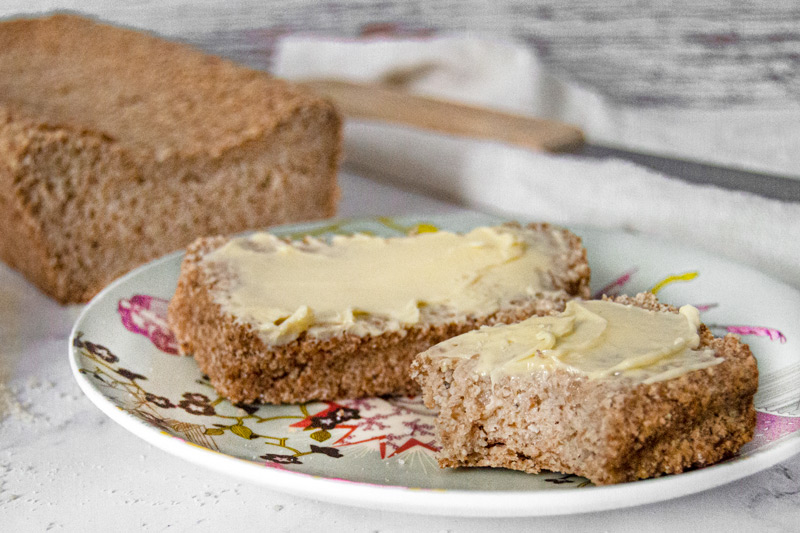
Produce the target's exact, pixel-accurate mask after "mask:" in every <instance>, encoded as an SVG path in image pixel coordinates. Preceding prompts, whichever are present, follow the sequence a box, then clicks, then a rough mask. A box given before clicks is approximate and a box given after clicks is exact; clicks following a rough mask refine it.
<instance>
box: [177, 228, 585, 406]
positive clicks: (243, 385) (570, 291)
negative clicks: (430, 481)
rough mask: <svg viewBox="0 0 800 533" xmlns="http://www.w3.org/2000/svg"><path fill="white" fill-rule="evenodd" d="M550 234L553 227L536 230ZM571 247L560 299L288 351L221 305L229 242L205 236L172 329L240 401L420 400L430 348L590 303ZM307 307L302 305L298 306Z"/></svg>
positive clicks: (563, 263) (559, 273) (185, 271)
mask: <svg viewBox="0 0 800 533" xmlns="http://www.w3.org/2000/svg"><path fill="white" fill-rule="evenodd" d="M529 227H530V228H532V229H534V230H537V231H550V229H551V228H550V226H548V225H547V224H531V225H530V226H529ZM558 231H559V232H560V233H561V234H562V236H563V241H564V242H565V243H566V244H565V247H564V250H563V252H562V253H561V254H560V255H559V256H558V257H557V258H555V265H556V266H555V267H554V268H553V271H552V272H550V277H551V278H552V281H553V284H554V285H555V287H556V288H557V291H556V292H555V294H554V295H553V296H551V297H547V298H534V297H530V298H528V299H526V300H524V301H518V302H514V304H513V305H509V306H508V307H506V308H501V309H499V310H498V311H497V312H495V313H492V314H490V315H488V316H473V317H468V318H467V319H465V320H461V321H457V322H446V323H442V322H435V321H423V322H420V323H417V324H414V325H412V326H410V327H408V328H407V329H405V330H402V331H399V332H387V333H384V334H381V335H375V336H370V335H367V336H363V337H361V336H357V335H352V334H342V335H338V336H335V337H333V338H329V339H320V338H314V337H311V336H309V335H307V334H306V333H303V334H302V335H301V336H300V337H299V338H298V339H296V340H295V341H293V342H291V343H289V344H285V345H279V346H274V345H269V344H268V343H265V342H264V341H263V340H262V338H261V337H259V335H258V333H257V332H256V331H255V330H254V329H253V328H252V326H250V325H249V324H246V323H244V322H242V321H237V317H235V316H232V315H230V314H228V313H226V312H224V311H223V310H222V309H221V308H220V305H219V304H217V303H215V301H214V297H213V291H214V290H215V287H216V286H217V285H218V284H219V283H221V282H224V280H220V279H219V278H218V277H217V276H216V275H215V274H214V273H211V272H209V271H208V269H206V268H203V265H202V264H201V260H202V258H203V256H204V255H206V254H208V253H210V252H211V251H213V250H215V249H216V248H218V247H219V246H222V245H223V244H224V243H225V242H227V240H228V239H227V238H225V237H212V238H204V239H199V240H197V241H195V242H194V243H193V244H192V245H191V246H190V247H189V249H188V251H187V254H186V257H185V259H184V261H183V264H182V265H181V274H180V278H179V280H178V287H177V289H176V292H175V295H174V296H173V298H172V300H171V302H170V305H169V324H170V327H171V328H172V330H173V331H174V333H175V335H176V337H177V338H178V341H179V344H180V348H181V351H182V352H183V353H185V354H190V355H193V356H194V358H195V359H196V361H197V364H198V366H199V367H200V369H201V370H202V371H203V372H204V373H206V374H207V375H208V376H209V378H210V379H211V383H212V384H213V385H214V388H215V389H216V390H217V391H218V392H219V393H220V394H222V395H223V396H225V397H227V398H229V399H230V400H231V401H233V402H235V403H236V402H246V403H249V402H256V401H260V402H266V403H290V402H302V401H308V400H334V399H341V398H355V397H363V396H378V395H386V394H415V393H418V392H419V386H418V385H417V384H416V382H414V380H412V379H411V377H410V374H409V366H410V364H411V362H412V360H413V359H414V357H415V356H416V355H417V354H418V353H419V352H422V351H424V350H426V349H428V348H429V347H430V346H432V345H434V344H436V343H438V342H441V341H443V340H445V339H448V338H450V337H454V336H456V335H460V334H461V333H465V332H467V331H469V330H472V329H475V328H478V327H480V326H481V325H484V324H495V323H501V322H502V323H510V322H517V321H520V320H523V319H525V318H528V317H530V316H532V315H534V314H540V315H541V314H547V313H549V312H551V311H554V310H555V311H559V310H562V309H563V308H564V306H565V304H566V302H567V301H568V300H569V299H572V298H574V297H588V295H589V274H590V273H589V267H588V264H587V262H586V251H585V249H584V248H583V246H582V244H581V241H580V239H579V238H578V237H577V236H575V235H574V234H572V233H570V232H569V231H567V230H558ZM298 304H300V303H298Z"/></svg>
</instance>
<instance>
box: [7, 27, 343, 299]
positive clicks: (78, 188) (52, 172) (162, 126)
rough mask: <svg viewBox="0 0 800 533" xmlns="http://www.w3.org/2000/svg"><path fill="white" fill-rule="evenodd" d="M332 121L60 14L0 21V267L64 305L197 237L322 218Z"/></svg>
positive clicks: (174, 47)
mask: <svg viewBox="0 0 800 533" xmlns="http://www.w3.org/2000/svg"><path fill="white" fill-rule="evenodd" d="M341 123H342V121H341V117H340V116H339V114H338V113H337V111H336V110H335V109H334V107H333V105H332V104H331V103H330V102H328V101H327V100H324V99H322V98H319V97H317V96H316V95H314V94H312V93H310V92H309V91H307V90H305V89H303V88H300V87H298V86H295V85H292V84H289V83H287V82H284V81H281V80H276V79H274V78H271V77H270V76H269V75H267V74H265V73H261V72H257V71H254V70H251V69H248V68H245V67H242V66H239V65H236V64H234V63H232V62H230V61H226V60H224V59H221V58H217V57H214V56H209V55H207V54H204V53H202V52H200V51H197V50H194V49H192V48H191V47H189V46H186V45H183V44H179V43H173V42H169V41H165V40H163V39H160V38H158V37H155V36H151V35H148V34H145V33H142V32H138V31H132V30H127V29H122V28H117V27H113V26H108V25H105V24H99V23H96V22H94V21H91V20H89V19H86V18H83V17H78V16H74V15H56V16H51V17H44V18H40V19H20V20H13V21H7V22H3V23H0V204H2V206H3V208H4V211H5V213H3V214H0V217H2V219H0V220H1V221H2V222H3V223H4V225H3V228H4V231H3V234H2V235H0V259H2V260H3V261H5V262H7V263H8V264H9V265H11V266H12V267H13V268H16V269H18V270H19V271H20V272H22V273H23V274H24V275H25V276H26V277H28V279H30V280H31V281H32V282H33V283H35V284H36V285H37V286H39V287H40V288H41V289H42V290H43V291H44V292H46V293H48V294H49V295H51V296H53V297H54V298H56V299H57V300H59V301H61V302H63V303H67V302H78V301H85V300H87V299H89V298H90V297H91V296H93V295H94V294H95V293H96V292H97V291H99V290H100V289H101V288H102V287H103V286H105V285H106V284H107V283H108V282H109V281H111V280H112V279H114V278H115V277H117V276H119V275H121V274H123V273H125V272H126V271H128V270H129V269H131V268H133V267H134V266H137V265H139V264H141V263H143V262H146V261H148V260H150V259H153V258H155V257H158V256H161V255H163V254H165V253H168V252H170V251H173V250H176V249H179V248H181V247H184V246H186V245H187V244H188V243H189V242H191V241H192V240H193V239H194V238H196V237H198V236H200V235H210V234H215V233H232V232H237V231H242V230H244V229H248V228H257V227H266V226H270V225H274V224H279V223H286V222H294V221H303V220H312V219H319V218H326V217H329V216H332V215H333V214H335V211H336V206H337V203H338V195H339V192H338V188H337V185H336V171H337V168H338V163H339V158H340V147H341Z"/></svg>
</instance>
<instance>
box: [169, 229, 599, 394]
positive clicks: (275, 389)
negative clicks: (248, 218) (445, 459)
mask: <svg viewBox="0 0 800 533" xmlns="http://www.w3.org/2000/svg"><path fill="white" fill-rule="evenodd" d="M588 291H589V267H588V265H587V262H586V252H585V250H584V248H583V246H582V245H581V241H580V239H579V238H578V237H577V236H575V235H574V234H572V233H570V232H569V231H567V230H564V229H561V228H555V227H551V226H549V225H547V224H532V225H530V226H527V227H521V226H519V225H507V226H499V227H493V228H486V227H485V228H477V229H475V230H473V231H471V232H469V233H467V234H464V235H458V234H454V233H450V232H445V231H439V232H433V233H422V234H417V235H411V236H407V237H396V238H389V239H384V238H379V237H371V236H368V235H353V236H337V237H333V238H332V239H331V240H330V241H323V240H319V239H314V238H306V239H304V240H302V241H292V242H290V241H285V240H282V239H279V238H277V237H274V236H272V235H270V234H267V233H257V234H253V235H250V236H247V237H241V238H237V239H229V238H225V237H213V238H204V239H199V240H198V241H196V242H194V243H193V244H192V245H191V246H190V247H189V249H188V252H187V254H186V257H185V259H184V261H183V264H182V267H181V274H180V278H179V281H178V287H177V290H176V292H175V295H174V297H173V298H172V301H171V302H170V305H169V324H170V327H171V328H172V330H173V331H174V332H175V335H176V337H177V339H178V341H179V344H180V347H181V351H182V352H183V353H186V354H191V355H194V357H195V359H196V360H197V364H198V366H199V367H200V369H201V370H202V371H203V372H204V373H206V374H207V375H208V376H209V378H210V379H211V383H212V384H213V385H214V387H215V389H216V390H217V391H218V392H219V393H220V394H222V395H224V396H226V397H228V398H229V399H230V400H231V401H233V402H256V401H260V402H267V403H282V402H302V401H307V400H313V399H316V400H333V399H337V398H350V397H359V396H376V395H384V394H409V393H416V392H418V391H419V388H418V386H417V384H416V383H415V382H414V381H413V380H412V379H411V377H410V375H409V365H410V364H411V361H412V360H413V358H414V356H415V355H416V354H417V353H419V352H421V351H423V350H425V349H427V348H429V347H430V346H432V345H433V344H436V343H437V342H440V341H442V340H444V339H447V338H449V337H452V336H454V335H458V334H461V333H464V332H466V331H469V330H471V329H474V328H477V327H479V326H481V325H484V324H495V323H501V322H516V321H519V320H522V319H525V318H527V317H529V316H531V315H535V314H545V313H549V312H551V311H553V310H561V309H563V308H564V305H565V303H566V302H567V301H568V300H570V299H572V298H574V297H587V296H588Z"/></svg>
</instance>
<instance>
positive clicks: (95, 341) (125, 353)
mask: <svg viewBox="0 0 800 533" xmlns="http://www.w3.org/2000/svg"><path fill="white" fill-rule="evenodd" d="M491 222H493V223H496V222H497V221H496V219H495V220H491ZM477 224H478V221H476V220H475V219H474V218H473V217H467V218H466V219H465V220H458V219H457V218H456V219H453V218H452V217H451V218H448V217H440V218H439V219H436V217H434V220H425V221H420V220H417V219H406V220H400V221H396V220H392V219H387V218H381V219H371V220H345V221H339V222H336V223H333V224H309V225H304V226H290V227H286V228H278V229H277V230H275V231H276V233H277V234H279V235H283V236H288V237H291V238H298V237H301V236H303V235H307V234H313V235H327V234H331V233H352V232H355V231H366V232H370V233H376V234H382V235H392V234H400V233H406V232H408V231H417V232H422V231H435V230H436V228H437V227H444V228H446V229H452V230H455V231H465V230H468V229H470V228H471V227H474V226H475V225H477ZM620 235H621V234H619V235H609V234H604V233H599V232H594V233H592V231H588V232H587V234H584V235H582V236H583V237H584V242H585V243H587V248H590V252H591V253H593V254H594V255H593V256H592V255H591V253H590V261H593V270H594V274H593V277H594V278H595V279H594V283H597V284H598V286H600V287H602V289H600V290H598V291H597V293H606V294H609V295H614V294H618V293H622V292H623V291H627V293H629V294H631V293H635V292H640V291H644V290H651V291H652V292H658V293H659V298H660V299H662V301H665V302H667V303H673V304H681V303H692V302H714V303H701V304H695V305H696V306H697V307H698V308H699V309H700V310H701V312H702V313H703V315H704V321H705V322H706V323H707V324H709V325H710V326H712V327H713V328H714V331H715V333H716V334H725V333H726V332H734V333H737V334H740V335H743V336H746V337H745V339H746V340H747V342H750V343H751V345H752V346H753V351H754V353H756V356H757V358H759V367H760V370H761V376H762V379H761V388H762V390H765V391H766V394H764V395H761V396H760V397H757V399H756V405H757V407H758V408H759V411H760V412H759V417H758V428H757V434H756V438H755V439H754V440H753V442H752V443H750V444H748V445H747V446H746V447H745V449H743V450H742V452H741V454H740V458H734V459H732V460H730V461H728V462H726V463H725V464H722V465H718V466H717V467H712V468H707V469H703V470H702V471H698V472H696V473H697V474H701V473H702V474H703V475H706V474H705V472H706V471H707V472H709V474H708V475H709V476H710V475H711V474H713V473H714V472H722V473H723V474H725V473H726V472H731V474H725V475H722V476H719V475H718V476H717V477H716V478H719V479H722V478H724V477H725V476H726V475H727V476H728V477H730V476H731V475H738V476H739V477H741V475H740V474H735V471H733V470H730V469H729V470H725V468H728V465H732V464H737V463H739V462H740V459H741V458H748V459H752V458H753V457H756V456H758V454H759V453H762V456H764V457H767V458H769V455H768V453H769V450H771V449H772V448H774V446H775V445H776V444H780V443H781V442H785V441H786V439H794V440H797V437H798V435H800V433H798V432H799V431H800V427H799V426H800V424H798V423H797V421H798V420H800V418H798V417H800V411H798V405H797V397H798V391H800V383H797V381H796V380H794V378H791V376H792V375H793V374H792V366H791V365H792V364H793V362H794V361H796V357H793V356H792V353H793V350H795V348H794V345H795V344H796V336H797V335H796V333H797V332H796V327H795V326H794V324H795V322H793V321H791V316H789V317H788V318H787V321H784V322H783V323H782V324H773V323H771V319H770V320H766V319H763V320H762V319H759V320H753V319H752V318H750V319H748V318H747V317H745V318H744V319H740V318H738V315H737V314H736V313H729V311H730V310H731V309H733V308H734V307H733V306H732V304H731V303H730V300H731V298H730V293H729V291H727V288H728V287H729V285H730V283H729V281H728V280H730V279H733V276H731V275H730V274H728V273H727V272H725V268H728V267H724V268H723V267H718V265H717V264H715V263H714V262H713V261H712V262H711V263H708V261H707V260H706V258H705V257H700V259H701V260H703V261H705V263H704V264H703V265H694V264H692V263H693V262H694V261H693V260H690V259H691V258H692V257H694V256H693V255H692V254H691V253H686V254H683V255H681V252H675V251H674V250H671V249H668V250H666V251H663V252H662V251H661V250H659V249H658V248H653V247H652V245H650V244H649V243H646V242H644V240H642V239H640V240H636V237H631V236H628V235H624V236H620ZM621 238H624V239H628V240H629V242H628V243H627V244H626V245H625V246H620V247H619V249H620V250H624V251H631V250H632V251H634V252H636V250H637V249H638V250H639V252H640V253H639V254H638V255H635V257H636V258H637V259H636V261H630V260H629V258H628V259H626V258H625V257H624V254H622V253H619V252H617V253H607V254H605V255H603V254H602V253H600V254H598V253H597V250H604V249H607V248H609V247H611V246H614V243H615V242H616V241H617V240H618V239H621ZM592 246H594V248H592ZM645 252H647V253H645ZM659 254H661V256H659ZM651 255H653V257H650V256H651ZM180 259H181V257H180V255H173V256H168V257H167V258H164V259H162V260H160V261H158V262H156V263H153V264H151V265H149V266H145V267H143V268H142V269H140V270H139V271H135V272H133V273H132V274H130V275H129V276H127V277H126V278H123V279H122V280H120V281H118V282H117V283H115V284H114V285H112V286H111V287H109V288H108V289H107V290H106V291H104V292H103V293H102V294H101V295H100V296H99V297H98V298H97V299H96V300H95V301H94V302H93V303H92V304H90V305H89V306H88V307H87V310H86V312H85V316H84V317H82V319H80V320H79V321H78V323H77V324H76V329H75V331H74V333H73V337H72V339H73V340H72V344H73V346H72V357H73V359H72V363H73V367H74V369H75V370H76V373H77V375H78V381H79V383H80V384H81V386H82V388H84V390H87V389H91V391H97V393H99V394H98V395H95V394H94V393H92V394H90V397H92V399H93V401H95V402H96V403H98V405H101V408H102V407H104V405H103V404H106V405H113V406H114V407H115V408H116V409H117V410H119V411H121V412H124V413H126V414H127V415H129V416H131V417H135V419H136V420H137V421H138V422H137V424H141V425H136V427H135V428H134V429H132V431H134V432H139V429H138V428H140V427H141V428H142V430H144V428H149V429H150V430H154V431H156V432H159V433H160V435H162V436H161V437H157V438H156V439H159V438H160V439H164V438H166V439H179V441H178V442H181V441H183V442H185V443H187V444H190V445H195V446H199V447H202V449H204V450H206V451H207V452H209V453H212V454H217V455H219V456H220V457H230V458H236V459H241V460H244V461H245V462H246V463H247V464H249V465H252V466H251V468H261V469H263V471H264V473H265V475H266V474H268V473H269V471H274V470H281V471H285V472H286V473H288V474H310V475H311V476H312V477H311V478H298V479H328V480H336V481H337V482H341V481H345V480H346V481H349V482H356V483H357V484H359V483H362V484H363V483H368V484H374V485H375V486H376V487H377V486H381V487H400V488H403V487H409V488H423V489H424V488H429V489H436V490H437V491H441V490H442V489H459V491H457V493H458V494H462V495H463V492H461V491H464V490H468V491H472V492H475V491H476V490H478V491H479V492H480V494H482V495H483V496H484V497H485V498H483V499H481V500H478V501H479V502H480V503H476V501H473V502H472V503H470V504H469V506H470V507H469V508H468V509H467V507H465V511H464V512H465V513H466V514H474V513H473V510H474V509H475V508H476V507H475V505H477V506H478V507H480V506H481V505H484V503H483V502H484V501H485V502H486V503H485V505H487V506H488V505H490V504H491V505H493V506H494V507H492V509H497V508H498V507H497V506H498V505H499V506H501V507H502V505H503V503H502V502H505V501H511V500H510V499H508V498H506V499H504V500H502V501H500V500H497V501H494V500H492V494H494V493H493V491H500V493H506V494H510V493H509V492H508V491H524V492H530V491H534V492H537V493H539V494H540V496H539V497H540V498H543V499H542V500H541V501H546V499H545V498H544V497H545V493H546V492H549V491H552V490H557V491H559V493H563V491H564V490H566V491H570V490H574V488H579V487H581V488H584V487H585V488H586V490H590V491H594V490H602V489H603V488H594V487H592V486H591V484H589V483H588V482H587V481H586V480H585V479H583V478H579V477H577V476H572V475H565V474H556V473H544V474H541V475H528V474H522V473H519V472H511V471H503V470H487V469H459V470H455V471H454V470H449V469H448V470H441V469H439V468H438V466H437V465H436V461H435V458H434V455H435V451H436V441H435V437H434V428H433V420H434V417H433V414H432V413H431V412H430V411H428V410H427V409H426V408H425V407H424V406H423V405H422V403H421V401H420V399H419V398H362V399H349V400H341V401H337V402H310V403H306V404H297V405H277V406H275V405H253V406H250V405H232V404H231V403H230V402H228V401H227V400H225V399H224V398H221V397H220V396H218V395H217V394H216V392H215V391H214V389H213V388H212V387H211V384H210V383H209V380H208V378H207V377H205V376H203V375H202V373H201V372H200V371H199V369H198V368H197V366H196V365H195V363H194V361H193V359H192V358H190V357H183V356H176V354H177V353H178V345H177V342H176V341H175V338H174V336H172V334H171V332H169V329H168V328H166V310H167V303H168V300H169V298H170V296H171V295H172V292H173V291H174V286H175V282H176V280H177V276H178V271H179V266H180ZM640 259H642V260H641V261H640ZM631 264H636V265H637V266H636V267H635V268H631V267H630V266H629V265H631ZM693 266H702V268H691V267H693ZM687 267H688V268H687ZM598 272H599V274H598ZM701 274H702V275H701ZM737 275H739V274H738V273H737ZM752 276H756V278H755V279H756V282H758V281H759V280H760V278H758V274H752ZM736 279H737V281H738V278H736ZM603 281H605V283H601V282H603ZM799 301H800V300H799ZM792 305H794V304H792ZM797 308H800V305H798V306H797ZM788 310H789V313H788V314H789V315H791V313H797V310H796V309H795V307H792V306H789V307H788ZM784 314H786V313H782V314H773V315H771V316H772V319H774V318H775V317H779V318H780V317H783V315H784ZM706 315H708V316H707V317H706ZM752 315H753V317H761V316H766V315H764V313H763V312H758V310H754V311H753V313H752ZM729 316H732V317H737V318H736V319H735V320H730V319H729ZM787 324H789V326H787ZM787 369H788V370H787ZM787 375H789V376H790V380H788V381H787V380H786V379H785V376H787ZM781 379H783V381H782V382H781ZM775 383H777V385H776V386H773V385H774V384H775ZM87 394H88V391H87ZM95 396H99V397H95ZM793 402H794V403H793ZM104 410H105V411H106V412H110V411H109V410H108V409H104ZM110 416H112V418H115V417H116V415H114V414H113V411H112V412H110ZM148 440H150V441H151V442H155V441H153V440H152V439H148ZM792 442H794V441H792ZM155 443H156V444H159V445H160V446H162V447H164V448H165V449H167V448H170V449H172V445H167V441H163V440H158V441H157V442H155ZM759 450H765V451H764V452H759ZM173 453H180V452H175V451H173ZM763 454H767V455H763ZM214 461H215V460H214V459H213V457H211V456H209V457H208V458H207V459H204V462H207V463H209V464H211V463H213V462H214ZM749 464H753V463H752V462H750V463H749ZM264 467H268V468H264ZM248 472H250V471H248ZM691 474H692V473H690V474H689V475H691ZM716 478H714V479H716ZM259 479H261V477H259ZM270 479H272V478H270V477H265V478H263V482H264V483H265V484H268V485H270V481H269V480H270ZM671 479H672V481H671ZM688 479H689V478H688V477H687V476H686V475H682V476H669V477H668V478H662V479H661V480H651V481H652V482H659V483H670V485H668V486H674V487H679V486H680V487H684V488H682V489H681V490H682V491H683V492H684V493H686V490H690V491H694V490H701V489H699V488H697V489H695V486H696V487H701V486H703V484H702V483H700V484H697V483H694V482H692V483H691V489H686V488H685V487H686V485H687V483H689V482H688V481H687V482H686V483H684V482H683V480H688ZM706 479H710V478H708V477H706ZM303 483H305V482H303ZM309 483H311V482H309ZM631 485H632V486H637V487H639V488H637V489H636V491H637V492H636V493H635V494H634V493H631V494H630V495H629V496H630V498H628V499H627V503H620V502H617V503H615V504H612V503H602V501H600V500H598V501H599V502H600V503H597V504H595V506H594V508H595V509H600V508H613V507H620V506H625V505H630V504H631V503H630V502H633V501H639V502H643V501H658V500H661V499H665V498H667V497H670V496H669V494H670V491H669V490H652V491H650V492H648V491H647V490H645V488H646V487H648V486H650V485H648V484H646V483H645V484H631ZM270 486H273V485H270ZM369 486H372V485H369ZM660 486H661V485H660ZM705 486H706V487H708V484H706V485H705ZM273 488H280V487H279V486H273ZM543 491H544V492H543ZM445 492H447V491H446V490H445ZM579 492H580V493H584V492H585V491H579ZM346 493H347V491H346V490H345V491H343V492H342V494H346ZM369 494H372V492H369ZM436 494H439V492H436ZM587 494H588V493H587ZM648 494H649V496H648ZM314 495H316V496H320V493H313V494H312V496H314ZM672 495H673V496H674V495H678V494H672ZM340 496H341V495H340V494H339V493H338V490H337V491H335V492H334V493H330V494H328V495H327V496H326V498H325V499H329V500H331V501H339V500H340V499H341V498H340ZM642 498H647V499H646V500H642ZM464 501H467V500H464ZM562 501H563V500H562ZM575 501H576V502H578V501H583V502H584V503H585V502H586V501H587V500H580V499H577V500H575ZM492 502H493V503H492ZM420 505H422V504H420ZM465 505H466V504H465ZM578 508H580V509H585V506H584V507H576V509H578ZM487 509H489V507H487ZM486 514H497V513H496V512H495V511H494V510H493V511H491V512H489V511H487V512H486ZM509 514H518V513H516V511H513V512H509ZM524 514H531V515H533V514H548V512H546V511H542V510H541V509H540V510H536V509H532V510H531V511H530V512H527V511H526V512H525V513H524Z"/></svg>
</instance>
